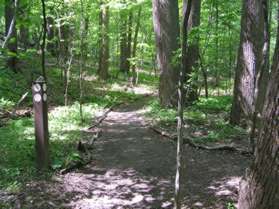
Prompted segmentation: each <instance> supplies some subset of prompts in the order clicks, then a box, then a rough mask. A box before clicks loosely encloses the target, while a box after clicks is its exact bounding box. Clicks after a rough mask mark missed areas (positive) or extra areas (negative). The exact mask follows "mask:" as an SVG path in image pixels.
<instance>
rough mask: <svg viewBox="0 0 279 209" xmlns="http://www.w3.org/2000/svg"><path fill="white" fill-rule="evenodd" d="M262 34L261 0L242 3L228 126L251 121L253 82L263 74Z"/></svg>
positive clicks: (253, 99) (254, 87)
mask: <svg viewBox="0 0 279 209" xmlns="http://www.w3.org/2000/svg"><path fill="white" fill-rule="evenodd" d="M263 34H264V15H263V4H262V0H243V7H242V17H241V34H240V45H239V51H238V60H237V67H236V73H235V83H234V98H233V105H232V110H231V116H230V122H231V124H240V120H241V118H245V117H246V119H247V118H248V119H251V116H252V114H253V112H254V106H255V89H257V86H256V85H257V82H256V80H257V76H258V75H259V74H260V72H261V70H263V68H262V64H263V46H264V38H263Z"/></svg>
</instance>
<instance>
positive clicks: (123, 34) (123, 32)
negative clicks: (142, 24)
mask: <svg viewBox="0 0 279 209" xmlns="http://www.w3.org/2000/svg"><path fill="white" fill-rule="evenodd" d="M120 19H121V22H120V66H119V68H120V71H121V72H123V73H125V74H128V73H129V69H128V65H127V43H128V34H127V24H128V21H127V14H126V13H125V11H123V12H121V14H120Z"/></svg>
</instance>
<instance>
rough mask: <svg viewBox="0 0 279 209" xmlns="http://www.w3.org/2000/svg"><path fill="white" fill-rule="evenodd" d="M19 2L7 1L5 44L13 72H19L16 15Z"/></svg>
mask: <svg viewBox="0 0 279 209" xmlns="http://www.w3.org/2000/svg"><path fill="white" fill-rule="evenodd" d="M17 4H18V0H5V36H6V38H5V41H4V44H3V46H2V47H3V48H5V44H6V45H7V49H8V51H9V56H8V59H7V66H8V67H9V68H10V69H12V70H13V71H15V72H16V71H17V29H16V13H17Z"/></svg>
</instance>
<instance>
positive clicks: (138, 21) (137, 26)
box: [132, 7, 142, 85]
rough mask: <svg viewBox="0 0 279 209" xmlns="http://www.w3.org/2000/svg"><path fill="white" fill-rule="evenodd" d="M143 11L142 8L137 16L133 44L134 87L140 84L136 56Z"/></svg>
mask: <svg viewBox="0 0 279 209" xmlns="http://www.w3.org/2000/svg"><path fill="white" fill-rule="evenodd" d="M141 11H142V7H140V8H139V10H138V16H137V23H136V29H135V35H134V42H133V49H132V57H133V59H134V62H133V66H132V72H133V79H132V83H133V85H136V84H137V83H138V74H137V72H136V63H135V62H136V60H135V59H136V54H137V45H138V34H139V28H140V18H141Z"/></svg>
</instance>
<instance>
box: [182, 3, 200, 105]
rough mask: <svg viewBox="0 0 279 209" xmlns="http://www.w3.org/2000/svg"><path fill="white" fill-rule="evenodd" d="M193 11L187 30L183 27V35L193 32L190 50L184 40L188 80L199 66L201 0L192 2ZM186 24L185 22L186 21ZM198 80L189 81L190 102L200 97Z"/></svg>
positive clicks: (184, 65) (188, 98)
mask: <svg viewBox="0 0 279 209" xmlns="http://www.w3.org/2000/svg"><path fill="white" fill-rule="evenodd" d="M187 2H188V0H183V10H184V13H185V11H186V10H187V7H188V3H187ZM190 10H191V13H190V17H189V20H188V23H187V25H188V26H187V27H188V28H187V30H185V28H182V33H183V36H185V34H184V33H187V31H188V33H189V34H190V35H191V33H192V37H191V39H189V44H188V50H186V47H187V46H186V44H185V43H184V42H183V46H182V48H183V50H182V51H183V53H184V54H185V55H183V69H184V71H185V78H186V81H189V79H190V78H191V74H192V72H193V71H194V70H197V68H198V66H199V35H198V33H197V31H196V29H197V27H199V25H200V16H201V15H200V14H201V0H195V1H193V2H192V6H191V9H190ZM183 21H186V20H185V16H184V20H183ZM184 25H185V23H184ZM195 82H196V80H192V81H191V82H188V84H189V91H188V97H187V100H188V102H193V101H195V100H197V98H198V92H197V90H198V87H197V84H196V83H195Z"/></svg>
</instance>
